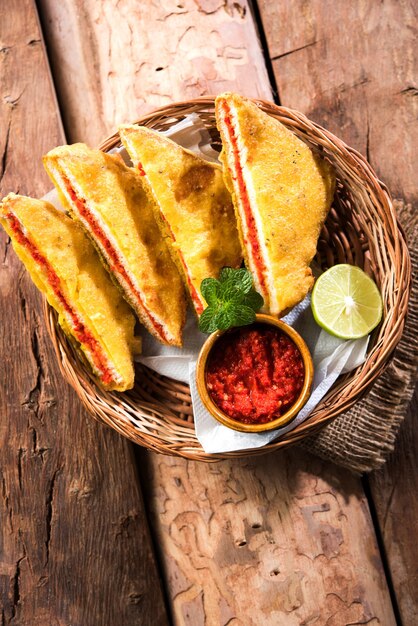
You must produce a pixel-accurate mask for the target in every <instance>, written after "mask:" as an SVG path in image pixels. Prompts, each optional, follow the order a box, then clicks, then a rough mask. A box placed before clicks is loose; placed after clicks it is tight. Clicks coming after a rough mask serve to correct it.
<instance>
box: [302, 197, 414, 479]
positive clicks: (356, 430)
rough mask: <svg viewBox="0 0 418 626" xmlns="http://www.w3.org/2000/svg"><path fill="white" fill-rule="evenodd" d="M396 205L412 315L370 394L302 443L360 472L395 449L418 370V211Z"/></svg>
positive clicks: (328, 458) (380, 464) (381, 463)
mask: <svg viewBox="0 0 418 626" xmlns="http://www.w3.org/2000/svg"><path fill="white" fill-rule="evenodd" d="M394 204H395V207H396V210H397V213H398V218H399V221H400V223H401V224H402V227H403V229H404V231H405V234H406V239H407V242H408V246H409V251H410V254H411V261H412V273H413V278H412V292H411V297H410V301H409V309H408V317H407V321H406V325H405V329H404V332H403V335H402V338H401V341H400V342H399V344H398V346H397V348H396V350H395V353H394V356H393V358H392V360H391V362H390V364H389V366H388V367H387V368H386V370H385V372H384V373H383V374H382V376H380V378H379V379H378V380H377V382H376V383H375V385H374V386H373V388H372V390H371V391H370V393H369V394H368V395H367V396H366V397H365V398H364V399H363V400H361V401H360V402H358V403H357V404H356V405H355V406H354V407H353V408H352V409H350V410H349V411H347V412H346V413H342V414H341V415H339V416H338V417H336V418H335V419H334V420H333V421H332V422H331V423H330V424H328V426H326V427H325V428H323V429H322V430H321V431H320V432H319V433H318V434H317V435H313V436H312V437H307V438H306V439H304V440H303V441H302V442H301V443H300V444H299V445H300V447H302V448H303V449H305V450H308V451H309V452H312V453H313V454H316V455H317V456H320V457H321V458H323V459H326V460H330V461H333V462H334V463H337V464H338V465H342V466H343V467H347V468H348V469H350V470H351V471H353V472H356V473H361V472H371V471H372V470H374V469H377V468H379V467H381V466H382V465H383V463H385V461H386V459H387V456H388V454H389V453H390V452H392V450H393V449H394V446H395V440H396V435H397V433H398V431H399V427H400V425H401V423H402V421H403V419H404V418H405V416H406V414H407V412H408V407H409V403H410V402H411V399H412V396H413V394H414V389H415V384H416V380H417V374H418V338H417V328H418V281H417V268H418V241H417V239H418V211H416V210H415V211H414V209H413V207H412V206H411V205H409V204H408V205H405V204H403V203H402V202H400V201H395V202H394Z"/></svg>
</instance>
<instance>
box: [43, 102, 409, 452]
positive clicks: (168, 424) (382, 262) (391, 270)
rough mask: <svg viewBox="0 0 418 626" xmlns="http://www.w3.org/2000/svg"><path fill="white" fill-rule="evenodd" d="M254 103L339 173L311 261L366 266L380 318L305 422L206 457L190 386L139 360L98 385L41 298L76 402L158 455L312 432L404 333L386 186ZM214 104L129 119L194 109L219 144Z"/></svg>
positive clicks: (351, 397) (330, 139)
mask: <svg viewBox="0 0 418 626" xmlns="http://www.w3.org/2000/svg"><path fill="white" fill-rule="evenodd" d="M254 102H256V104H257V105H258V106H259V107H260V108H261V109H262V110H263V111H265V112H266V113H267V114H268V115H271V116H272V117H274V118H276V119H277V120H279V121H280V122H281V123H282V124H284V125H285V126H287V128H289V129H290V130H292V131H293V132H294V133H295V134H296V135H297V136H298V137H299V138H300V139H302V141H305V142H306V143H307V144H308V145H309V146H310V147H311V148H312V149H313V150H314V151H316V152H317V153H319V154H321V155H322V156H323V157H324V158H326V159H328V160H329V161H330V163H332V165H333V167H334V169H335V171H336V176H337V186H336V192H335V199H334V203H333V206H332V208H331V210H330V212H329V215H328V218H327V220H326V222H325V225H324V228H323V229H322V232H321V234H320V237H319V241H318V252H317V256H316V262H317V263H318V264H319V265H320V266H321V267H322V269H323V270H326V269H327V268H328V267H330V266H331V265H335V264H336V263H350V264H353V265H357V266H358V267H360V268H362V269H364V270H365V272H366V273H367V274H369V276H371V277H372V278H373V279H374V280H375V282H376V283H377V285H378V287H379V289H380V293H381V294H382V298H383V307H384V310H383V319H382V323H381V324H380V325H379V327H378V328H377V329H376V330H375V331H374V332H373V334H372V336H371V338H370V342H369V348H368V353H367V358H366V361H365V362H364V363H363V364H362V365H361V366H360V367H358V368H357V369H356V370H354V371H352V372H350V373H348V374H344V375H343V376H340V377H339V378H338V380H337V381H336V382H335V384H334V385H333V386H332V388H331V389H330V390H329V392H328V393H327V394H326V395H325V396H324V397H323V398H322V400H321V402H319V404H318V405H317V406H316V407H315V409H314V410H313V411H312V413H311V414H310V415H309V417H308V418H307V419H306V420H305V421H304V422H302V423H301V424H298V425H297V426H296V427H295V428H294V429H293V430H291V431H289V432H287V433H286V434H285V435H282V436H281V437H279V438H278V439H276V440H275V441H272V442H271V443H269V444H267V445H266V446H264V447H262V448H254V449H253V450H244V451H242V450H237V451H234V452H225V453H218V454H208V453H206V452H205V451H204V450H203V449H202V447H201V445H200V443H199V441H198V440H197V437H196V433H195V429H194V423H193V409H192V404H191V396H190V389H189V386H188V385H186V384H184V383H180V382H178V381H175V380H172V379H170V378H167V377H164V376H159V375H158V374H156V373H155V372H153V371H152V370H150V369H148V368H147V367H145V366H143V365H137V367H136V379H135V387H134V389H133V390H131V391H129V392H126V393H123V394H120V393H117V392H106V391H103V390H102V389H100V387H99V386H98V385H97V384H96V382H95V380H94V377H93V376H92V374H91V373H90V371H89V370H88V369H87V368H86V367H85V365H84V364H83V363H82V362H81V361H80V359H79V357H78V355H77V353H76V351H75V350H74V349H73V347H72V346H71V344H70V342H69V341H68V339H67V337H66V336H65V333H64V332H63V331H62V329H61V327H60V326H59V325H58V322H57V316H56V315H55V312H54V311H53V310H51V308H50V307H49V306H48V305H47V303H46V301H45V304H44V310H45V318H46V323H47V328H48V331H49V333H50V336H51V338H52V342H53V345H54V347H55V351H56V354H57V357H58V362H59V365H60V368H61V371H62V374H63V376H64V377H65V378H66V379H67V380H68V381H69V382H70V384H71V385H72V386H73V387H74V389H75V391H76V393H77V395H78V396H79V398H80V400H81V402H82V403H83V405H84V406H85V407H86V408H87V410H88V411H89V412H90V413H91V415H93V417H95V418H96V419H98V420H99V421H101V422H103V423H105V424H107V425H108V426H110V427H112V428H114V429H115V430H117V431H118V432H119V433H121V434H122V435H124V436H126V437H128V438H129V439H131V440H132V441H134V442H135V443H137V444H140V445H142V446H145V447H147V448H150V449H152V450H155V451H157V452H162V453H164V454H173V455H179V456H182V457H185V458H189V459H195V460H200V461H208V462H211V461H217V460H219V459H225V458H234V457H242V456H251V455H259V454H265V453H267V452H270V451H272V450H277V449H280V448H284V447H287V446H290V445H292V444H294V443H295V442H297V441H299V440H301V439H303V438H304V437H306V436H308V435H312V434H314V433H315V432H317V431H318V430H319V429H321V428H322V427H323V426H325V425H326V424H328V423H329V422H330V421H331V420H332V419H334V417H336V416H337V415H339V414H340V413H342V412H344V411H347V410H348V409H350V408H351V407H352V406H353V405H354V403H355V402H357V401H358V400H359V398H361V397H362V396H364V394H366V393H367V392H368V391H369V390H370V388H371V386H372V385H373V383H374V382H375V380H376V379H377V377H378V376H379V375H380V374H381V373H382V372H383V370H384V369H385V367H386V366H387V364H388V362H389V359H390V357H391V355H392V353H393V351H394V349H395V347H396V345H397V343H398V342H399V340H400V338H401V335H402V331H403V327H404V323H405V316H406V313H407V308H408V298H409V292H410V285H411V262H410V257H409V253H408V249H407V245H406V242H405V237H404V234H403V232H402V229H401V227H400V226H399V224H398V222H397V219H396V214H395V210H394V207H393V203H392V200H391V197H390V194H389V192H388V190H387V188H386V187H385V185H384V184H383V183H382V182H381V181H380V180H379V179H378V177H377V176H376V174H375V172H374V171H373V169H372V168H371V166H370V164H369V163H368V162H367V160H366V159H365V158H364V157H363V156H361V155H360V154H359V153H358V152H357V151H356V150H353V148H350V147H349V146H347V145H346V144H345V143H344V142H343V141H342V140H341V139H339V138H338V137H336V136H335V135H333V134H332V133H330V132H329V131H327V130H326V129H324V128H322V127H321V126H319V125H318V124H315V123H314V122H311V121H310V120H309V119H308V118H307V117H305V116H304V115H303V114H302V113H299V112H297V111H294V110H292V109H288V108H286V107H281V106H277V105H275V104H273V103H272V102H265V101H263V100H255V101H254ZM214 109H215V107H214V97H212V96H207V97H203V98H197V99H195V100H189V101H187V102H178V103H173V104H170V105H168V106H165V107H162V108H160V109H157V110H155V111H153V112H151V113H148V114H147V115H145V116H143V117H142V118H141V119H139V120H138V121H137V123H138V124H141V125H144V126H148V127H149V128H153V129H155V130H158V131H165V130H167V129H168V128H170V127H171V126H173V125H174V124H176V123H177V122H180V121H181V120H184V118H185V116H186V115H189V114H191V113H195V114H196V115H198V116H199V118H200V119H201V121H202V122H203V124H204V125H205V127H206V129H207V130H208V132H209V134H210V136H211V138H212V147H213V148H214V149H215V150H218V151H219V150H220V148H221V141H220V137H219V133H218V131H217V128H216V123H215V111H214ZM118 146H120V139H119V136H118V134H117V133H114V134H113V135H112V136H110V137H109V138H108V139H106V140H105V141H104V142H103V143H102V144H101V146H100V148H101V149H102V150H104V151H105V152H108V151H109V150H111V149H113V148H116V147H118Z"/></svg>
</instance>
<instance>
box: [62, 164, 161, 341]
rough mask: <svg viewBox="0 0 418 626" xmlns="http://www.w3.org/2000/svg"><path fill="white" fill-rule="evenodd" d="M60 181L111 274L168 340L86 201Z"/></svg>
mask: <svg viewBox="0 0 418 626" xmlns="http://www.w3.org/2000/svg"><path fill="white" fill-rule="evenodd" d="M62 179H63V181H64V184H65V187H66V189H67V192H68V193H69V195H70V197H71V200H72V201H73V202H74V204H75V205H76V207H77V209H78V212H79V214H80V215H81V216H82V217H83V218H84V219H85V220H86V222H88V224H89V226H90V228H91V230H92V232H93V233H94V234H95V236H96V237H97V238H98V240H99V241H100V243H101V245H102V246H103V248H104V249H105V250H106V253H107V254H108V256H109V258H110V269H111V270H112V272H115V273H117V274H120V276H122V278H123V280H124V281H125V282H126V283H127V285H128V286H129V289H130V290H131V291H132V293H133V294H134V295H135V298H136V299H137V300H138V302H139V304H140V306H141V308H142V309H143V311H144V313H145V314H146V315H147V317H148V319H149V321H150V323H151V325H152V326H153V328H154V329H155V330H156V332H157V333H158V334H159V335H160V337H161V338H162V339H163V340H164V341H167V339H168V338H167V333H166V331H165V330H164V328H163V326H162V325H161V324H160V323H159V322H157V321H156V320H155V318H154V317H153V316H152V315H151V313H150V312H149V311H147V309H146V308H145V306H144V304H143V302H142V298H141V296H140V294H139V293H138V291H137V289H135V286H134V284H133V282H132V280H131V279H130V278H129V275H128V273H127V272H126V270H125V268H124V267H123V265H122V263H121V261H120V260H119V257H118V255H117V253H116V251H115V249H114V247H113V246H112V244H111V243H110V241H109V239H108V238H107V237H106V235H105V233H104V232H103V229H102V228H101V227H100V225H99V223H98V222H97V220H96V218H95V217H94V215H92V214H91V213H90V211H89V210H88V209H87V207H86V201H85V200H84V199H82V198H79V197H78V196H77V194H76V192H75V191H74V189H73V188H72V186H71V183H70V181H69V180H68V179H67V178H66V177H65V176H62Z"/></svg>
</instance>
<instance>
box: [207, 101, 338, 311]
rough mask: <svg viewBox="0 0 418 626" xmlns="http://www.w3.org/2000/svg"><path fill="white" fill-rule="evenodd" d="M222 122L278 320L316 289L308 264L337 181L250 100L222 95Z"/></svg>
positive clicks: (253, 257)
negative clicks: (312, 289) (312, 288)
mask: <svg viewBox="0 0 418 626" xmlns="http://www.w3.org/2000/svg"><path fill="white" fill-rule="evenodd" d="M216 120H217V125H218V129H219V131H220V133H221V138H222V144H223V150H222V153H221V160H222V162H223V164H224V175H225V182H226V184H227V186H228V188H229V190H230V191H231V193H232V196H233V200H234V206H235V211H236V216H237V221H238V229H239V233H240V237H241V242H242V246H243V250H244V256H245V262H246V264H247V267H248V268H249V269H250V270H251V272H252V274H253V277H254V283H255V288H256V289H257V291H259V292H260V293H261V295H262V296H263V298H264V302H265V310H267V311H269V312H270V313H272V314H277V315H279V314H282V313H283V312H285V311H287V310H288V309H290V308H291V307H293V306H294V305H295V304H297V303H298V302H300V301H301V300H302V299H303V298H304V297H305V295H306V294H307V293H308V291H309V290H310V289H311V287H312V285H313V276H312V272H311V270H310V268H309V264H310V263H311V261H312V259H313V257H314V255H315V252H316V247H317V241H318V237H319V233H320V230H321V228H322V225H323V223H324V221H325V218H326V216H327V213H328V210H329V208H330V206H331V202H332V198H333V194H334V187H335V176H334V173H333V170H332V167H331V166H330V164H329V163H328V162H327V161H325V160H323V159H321V158H320V157H319V156H317V155H315V154H314V153H313V152H312V150H311V149H310V148H309V147H308V146H307V145H306V144H305V143H304V142H303V141H301V140H300V139H299V138H298V137H297V136H296V135H295V134H294V133H293V132H292V131H290V130H288V129H287V128H286V127H285V126H284V125H283V124H281V123H280V122H279V121H278V120H276V119H274V118H273V117H270V116H269V115H267V114H266V113H264V112H263V111H262V110H261V109H260V108H259V107H258V106H257V105H256V104H255V103H253V102H251V101H250V100H248V99H247V98H243V97H241V96H239V95H237V94H233V93H224V94H222V95H220V96H218V97H217V98H216Z"/></svg>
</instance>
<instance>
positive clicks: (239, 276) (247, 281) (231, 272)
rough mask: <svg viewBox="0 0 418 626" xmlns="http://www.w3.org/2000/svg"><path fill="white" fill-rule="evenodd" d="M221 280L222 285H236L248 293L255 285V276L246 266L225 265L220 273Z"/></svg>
mask: <svg viewBox="0 0 418 626" xmlns="http://www.w3.org/2000/svg"><path fill="white" fill-rule="evenodd" d="M219 282H220V283H221V285H224V284H228V285H236V287H237V288H238V289H240V290H241V291H243V292H244V293H248V292H249V291H250V289H251V287H252V285H253V277H252V274H251V272H249V271H248V270H246V269H245V268H239V269H233V268H232V267H224V268H223V269H222V271H221V273H220V275H219Z"/></svg>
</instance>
